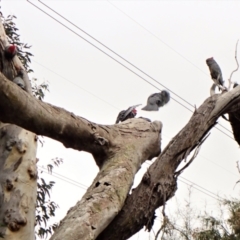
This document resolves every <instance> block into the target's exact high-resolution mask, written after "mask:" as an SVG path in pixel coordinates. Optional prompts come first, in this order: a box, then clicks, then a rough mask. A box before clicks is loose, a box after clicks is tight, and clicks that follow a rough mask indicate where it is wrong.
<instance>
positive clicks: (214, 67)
mask: <svg viewBox="0 0 240 240" xmlns="http://www.w3.org/2000/svg"><path fill="white" fill-rule="evenodd" d="M206 63H207V65H208V67H209V70H210V74H211V77H212V80H213V82H214V83H215V84H216V85H217V86H218V87H219V90H220V89H222V90H224V89H225V87H224V86H223V83H224V82H223V77H222V71H221V68H220V67H219V65H218V64H217V62H216V61H215V60H214V59H213V57H211V58H208V59H207V60H206Z"/></svg>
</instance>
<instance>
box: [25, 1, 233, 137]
mask: <svg viewBox="0 0 240 240" xmlns="http://www.w3.org/2000/svg"><path fill="white" fill-rule="evenodd" d="M38 1H39V2H40V3H42V2H41V1H40V0H38ZM27 2H29V3H30V4H32V5H33V6H34V7H36V8H37V9H39V10H40V11H41V12H43V13H44V14H46V15H47V16H49V17H50V18H52V19H53V20H55V21H56V22H58V23H59V24H60V25H62V26H64V27H65V28H67V29H68V30H69V31H71V32H73V33H74V34H76V35H77V36H78V37H80V38H82V39H83V40H84V41H86V42H88V43H89V44H90V45H92V46H93V47H95V48H97V49H98V50H99V51H101V52H102V53H104V54H105V55H107V56H108V57H110V58H111V59H113V60H114V61H116V62H117V63H119V64H120V65H122V66H123V67H124V68H126V69H128V70H129V71H131V72H132V73H133V74H135V75H137V76H138V77H139V78H141V79H142V80H144V81H145V82H147V83H148V84H150V85H151V86H153V87H155V88H156V89H158V90H159V91H161V89H159V88H158V87H156V86H155V85H153V84H152V83H151V82H149V81H148V80H147V79H145V78H143V77H142V76H140V75H139V74H137V73H136V72H134V71H133V70H132V69H130V68H129V67H127V66H126V65H124V64H123V63H121V62H119V61H118V60H117V59H115V58H114V57H112V56H111V55H109V54H108V53H106V52H105V51H103V50H102V49H100V48H99V47H97V46H96V45H94V44H93V43H91V42H90V41H88V40H87V39H86V38H84V37H83V36H81V35H80V34H78V33H76V32H75V31H73V30H72V29H71V28H69V27H67V26H66V25H65V24H63V23H62V22H60V21H59V20H57V19H56V18H54V17H53V16H51V15H50V14H48V13H47V12H46V11H44V10H43V9H41V8H39V7H38V6H36V5H35V4H33V3H32V2H30V1H29V0H27ZM42 4H43V5H44V6H46V7H47V8H49V9H50V10H51V11H53V12H55V13H56V14H57V15H59V16H60V17H62V18H63V19H64V20H66V21H68V22H69V23H71V24H72V25H73V26H75V27H77V28H78V29H79V30H80V31H82V32H84V33H85V34H87V35H88V36H89V37H91V38H92V39H94V40H95V41H97V42H98V43H100V44H101V45H102V46H104V47H106V48H107V49H108V50H110V51H111V52H113V53H114V54H116V55H117V56H119V57H120V58H121V59H123V60H124V61H126V62H127V63H129V64H130V65H131V66H133V67H135V68H136V69H138V70H139V71H141V72H142V73H144V74H145V75H146V76H148V77H149V78H151V79H152V80H154V81H155V82H157V83H158V84H160V85H161V86H164V85H162V84H161V83H160V82H159V81H157V80H156V79H154V78H152V77H151V76H149V75H148V74H147V73H145V72H144V71H142V70H141V69H139V68H138V67H136V66H135V65H134V64H132V63H130V62H129V61H128V60H126V59H125V58H123V57H122V56H121V55H119V54H118V53H116V52H115V51H113V50H112V49H110V48H109V47H107V46H106V45H105V44H103V43H101V42H100V41H99V40H97V39H96V38H94V37H93V36H91V35H90V34H88V33H86V31H84V30H82V29H81V28H79V27H78V26H77V25H75V24H74V23H72V22H71V21H69V20H68V19H66V18H65V17H63V16H62V15H61V14H59V13H57V12H56V11H55V10H53V9H52V8H50V7H49V6H47V5H46V4H45V3H42ZM164 87H165V88H166V89H168V90H169V91H170V92H171V93H173V94H174V95H176V96H177V97H179V98H180V99H182V100H183V101H185V102H186V103H188V104H189V105H190V106H193V105H192V104H191V103H189V102H188V101H186V100H185V99H183V98H182V97H180V96H179V95H177V94H176V93H174V92H173V91H171V90H170V89H169V88H167V87H166V86H164ZM171 98H172V99H173V100H174V101H175V102H177V103H178V104H180V105H181V106H183V107H184V108H186V109H187V110H189V111H191V112H193V110H191V109H189V108H188V107H186V106H185V105H183V104H182V103H180V102H179V101H177V100H176V99H174V98H173V97H171ZM219 125H220V126H221V127H223V128H224V129H225V130H227V131H229V132H230V133H232V132H231V131H230V130H229V129H227V128H226V127H224V126H222V125H221V124H219ZM215 128H216V129H217V130H219V131H220V132H222V133H223V134H225V135H226V136H227V137H229V138H231V139H232V140H234V138H233V137H231V136H230V135H228V134H227V133H225V132H224V131H222V130H221V129H219V128H218V127H216V126H215Z"/></svg>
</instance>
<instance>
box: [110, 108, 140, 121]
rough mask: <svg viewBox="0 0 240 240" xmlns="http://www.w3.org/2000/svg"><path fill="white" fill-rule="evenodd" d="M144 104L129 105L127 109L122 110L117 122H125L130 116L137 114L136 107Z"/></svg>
mask: <svg viewBox="0 0 240 240" xmlns="http://www.w3.org/2000/svg"><path fill="white" fill-rule="evenodd" d="M140 105H142V104H138V105H134V106H132V107H129V108H128V109H127V110H122V111H121V112H120V113H119V114H118V116H117V120H116V122H115V123H119V122H123V121H125V120H127V119H129V118H134V117H135V116H136V115H137V110H136V107H138V106H140Z"/></svg>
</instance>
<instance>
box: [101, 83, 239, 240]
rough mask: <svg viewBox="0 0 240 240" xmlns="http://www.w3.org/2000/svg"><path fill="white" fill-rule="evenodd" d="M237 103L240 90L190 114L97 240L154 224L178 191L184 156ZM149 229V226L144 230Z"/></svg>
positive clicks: (117, 239) (118, 239)
mask: <svg viewBox="0 0 240 240" xmlns="http://www.w3.org/2000/svg"><path fill="white" fill-rule="evenodd" d="M238 102H240V86H239V87H237V88H235V89H234V90H232V91H230V92H226V93H222V94H216V95H214V96H212V97H209V98H208V99H206V100H205V102H204V103H203V104H202V105H201V106H200V107H199V108H198V109H197V110H196V111H195V112H194V113H193V116H192V117H191V119H190V121H189V122H188V123H187V125H186V126H185V127H184V128H183V129H182V130H181V131H180V132H179V133H178V134H177V135H176V136H175V137H174V138H173V139H172V140H171V141H170V142H169V144H168V145H167V147H166V148H165V149H164V151H163V152H162V153H161V155H160V156H159V157H158V158H157V160H156V161H155V162H154V163H153V164H152V165H151V166H150V168H149V169H148V171H147V172H146V173H145V175H144V176H143V179H142V181H141V183H140V184H139V186H138V187H137V188H136V189H134V191H133V192H132V194H131V195H130V196H128V198H127V199H126V202H125V205H124V206H123V208H122V210H121V212H120V213H119V214H118V215H117V217H116V218H115V219H114V220H113V221H112V222H111V224H110V225H109V226H108V227H107V228H106V229H105V230H104V231H103V232H102V233H101V234H100V235H99V237H98V238H97V240H110V239H115V240H123V239H128V238H129V237H130V236H132V235H133V234H135V233H136V232H138V231H139V230H140V229H141V228H143V226H144V225H147V224H148V223H149V219H151V220H152V221H150V222H151V223H152V224H153V221H154V220H153V219H154V213H155V209H157V208H158V207H160V206H162V205H163V204H164V199H165V197H166V201H167V200H168V199H170V198H171V197H172V196H173V195H174V194H175V191H176V190H177V178H176V177H175V171H176V169H177V167H178V166H179V164H180V163H181V162H182V160H183V159H185V157H186V155H187V154H190V152H191V151H192V150H194V149H195V147H196V146H198V144H199V142H201V141H202V139H204V137H205V136H206V135H207V133H208V132H209V131H210V130H211V128H212V127H213V126H214V125H215V124H216V121H217V119H218V118H219V117H220V116H221V115H222V114H223V113H226V112H228V111H229V110H230V109H231V107H233V106H234V104H237V103H238ZM147 228H148V229H150V226H147Z"/></svg>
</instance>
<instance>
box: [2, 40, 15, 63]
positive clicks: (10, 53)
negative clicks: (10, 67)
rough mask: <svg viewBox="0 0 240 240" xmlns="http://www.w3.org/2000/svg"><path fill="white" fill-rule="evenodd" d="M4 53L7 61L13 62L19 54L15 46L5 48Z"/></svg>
mask: <svg viewBox="0 0 240 240" xmlns="http://www.w3.org/2000/svg"><path fill="white" fill-rule="evenodd" d="M4 53H5V57H6V59H7V60H9V61H11V60H12V59H13V58H14V56H15V55H16V54H17V46H16V45H13V44H12V45H8V46H7V47H6V48H5V50H4Z"/></svg>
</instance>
